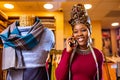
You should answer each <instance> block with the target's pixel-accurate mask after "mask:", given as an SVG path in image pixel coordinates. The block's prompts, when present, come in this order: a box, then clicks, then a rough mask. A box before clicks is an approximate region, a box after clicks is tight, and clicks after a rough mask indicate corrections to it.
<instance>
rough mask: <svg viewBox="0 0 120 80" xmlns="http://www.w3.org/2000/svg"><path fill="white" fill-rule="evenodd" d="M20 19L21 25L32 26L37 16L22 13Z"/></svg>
mask: <svg viewBox="0 0 120 80" xmlns="http://www.w3.org/2000/svg"><path fill="white" fill-rule="evenodd" d="M19 21H20V26H32V25H33V24H34V22H35V16H33V15H21V16H20V19H19Z"/></svg>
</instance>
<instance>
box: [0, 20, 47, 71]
mask: <svg viewBox="0 0 120 80" xmlns="http://www.w3.org/2000/svg"><path fill="white" fill-rule="evenodd" d="M17 24H18V22H17V21H16V22H14V23H13V24H11V25H10V26H8V28H7V29H5V30H4V31H3V32H2V33H1V34H0V37H1V39H2V41H3V44H4V48H3V57H4V59H3V64H2V68H3V69H8V68H19V67H23V66H24V61H23V56H22V54H21V53H22V52H21V50H30V49H32V48H34V47H35V46H36V45H37V44H38V43H39V41H40V39H41V38H40V37H41V35H42V33H43V31H44V29H45V28H44V26H43V25H42V24H41V22H40V20H39V19H37V21H36V22H35V24H34V25H33V26H32V27H31V29H30V31H29V32H28V33H27V35H26V36H21V33H20V31H19V29H18V27H17Z"/></svg>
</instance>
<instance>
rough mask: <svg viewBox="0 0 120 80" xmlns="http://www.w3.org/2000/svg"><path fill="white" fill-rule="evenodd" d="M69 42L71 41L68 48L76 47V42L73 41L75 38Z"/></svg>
mask: <svg viewBox="0 0 120 80" xmlns="http://www.w3.org/2000/svg"><path fill="white" fill-rule="evenodd" d="M70 40H71V41H70V43H69V45H70V47H75V46H76V45H77V41H76V40H75V38H71V39H70Z"/></svg>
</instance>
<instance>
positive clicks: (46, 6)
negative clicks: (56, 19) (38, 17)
mask: <svg viewBox="0 0 120 80" xmlns="http://www.w3.org/2000/svg"><path fill="white" fill-rule="evenodd" d="M44 8H45V9H52V8H53V5H52V4H45V5H44Z"/></svg>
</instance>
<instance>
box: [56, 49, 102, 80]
mask: <svg viewBox="0 0 120 80" xmlns="http://www.w3.org/2000/svg"><path fill="white" fill-rule="evenodd" d="M94 52H95V54H96V57H97V61H98V67H99V80H102V63H103V55H102V53H101V52H100V51H99V50H98V49H96V48H94ZM70 56H71V53H68V52H66V49H64V50H63V54H62V58H61V61H60V63H59V65H58V67H57V69H56V73H55V74H56V79H57V80H68V72H69V60H70ZM71 74H72V80H97V79H96V74H97V68H96V64H95V61H94V58H93V56H92V53H91V52H90V54H87V55H81V54H80V53H75V55H74V58H73V61H72V64H71Z"/></svg>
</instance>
